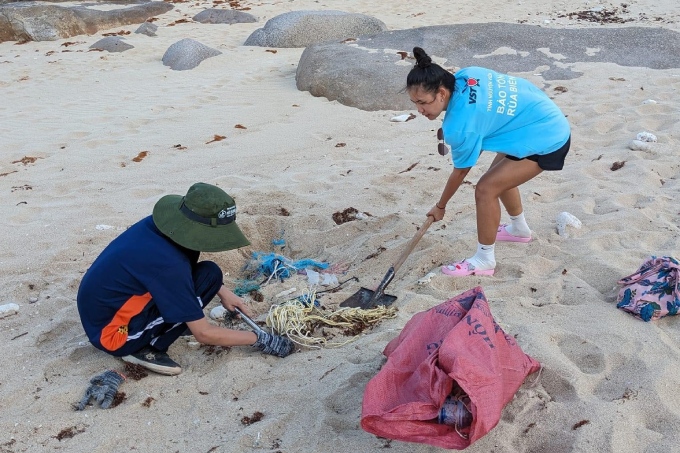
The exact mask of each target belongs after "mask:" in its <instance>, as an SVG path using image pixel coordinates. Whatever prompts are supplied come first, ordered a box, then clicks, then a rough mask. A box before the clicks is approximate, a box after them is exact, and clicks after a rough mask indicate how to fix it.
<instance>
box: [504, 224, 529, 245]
mask: <svg viewBox="0 0 680 453" xmlns="http://www.w3.org/2000/svg"><path fill="white" fill-rule="evenodd" d="M507 226H508V224H507V223H504V224H503V225H500V226H499V227H498V233H496V241H499V242H524V243H526V242H529V241H531V237H528V238H523V237H520V236H513V235H512V234H510V233H508V230H507Z"/></svg>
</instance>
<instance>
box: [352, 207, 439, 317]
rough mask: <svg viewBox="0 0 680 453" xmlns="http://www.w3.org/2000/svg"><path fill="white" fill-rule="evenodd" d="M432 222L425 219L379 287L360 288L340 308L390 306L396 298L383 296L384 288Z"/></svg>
mask: <svg viewBox="0 0 680 453" xmlns="http://www.w3.org/2000/svg"><path fill="white" fill-rule="evenodd" d="M433 220H434V218H433V217H428V218H427V220H426V221H425V223H423V226H421V227H420V229H419V230H418V232H417V233H416V235H415V236H413V239H411V241H410V242H409V243H408V246H407V247H406V250H404V251H403V252H402V253H401V255H400V256H399V259H398V260H397V262H396V263H394V265H393V266H391V267H390V270H388V271H387V274H385V277H384V278H383V279H382V282H380V285H378V288H377V289H376V290H375V291H373V290H371V289H368V288H363V287H362V288H361V289H359V291H357V292H356V293H354V294H353V295H352V296H350V297H349V299H347V300H345V301H344V302H343V303H341V304H340V306H341V307H359V308H363V309H368V308H374V307H376V306H377V305H391V304H392V302H394V301H395V300H397V296H390V295H389V294H385V288H387V285H389V284H390V282H391V281H392V279H393V278H394V274H395V273H396V272H397V271H398V270H399V268H400V267H401V265H402V264H404V261H406V258H408V256H409V255H410V254H411V252H412V251H413V249H414V248H415V247H416V245H417V244H418V241H420V238H422V237H423V235H424V234H425V232H426V231H427V229H428V228H430V225H432V222H433Z"/></svg>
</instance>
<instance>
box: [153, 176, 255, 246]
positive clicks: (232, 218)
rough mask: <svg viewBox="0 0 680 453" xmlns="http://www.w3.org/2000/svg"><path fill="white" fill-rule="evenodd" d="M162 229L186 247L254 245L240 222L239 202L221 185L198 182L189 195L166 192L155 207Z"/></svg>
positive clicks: (155, 217) (155, 214) (156, 217)
mask: <svg viewBox="0 0 680 453" xmlns="http://www.w3.org/2000/svg"><path fill="white" fill-rule="evenodd" d="M153 221H154V223H155V224H156V227H157V228H158V229H159V230H161V232H162V233H163V234H164V235H166V236H168V237H169V238H170V239H172V240H173V241H174V242H176V243H177V244H179V245H181V246H182V247H186V248H188V249H190V250H196V251H199V252H223V251H225V250H233V249H237V248H239V247H245V246H246V245H250V242H249V241H248V239H246V237H245V236H244V235H243V233H242V232H241V230H240V229H239V227H238V225H236V203H234V199H233V198H231V197H230V196H229V195H227V193H226V192H225V191H224V190H222V189H220V188H219V187H216V186H213V185H210V184H205V183H202V182H199V183H196V184H194V185H193V186H191V187H190V188H189V191H188V192H187V194H186V196H184V197H183V196H181V195H166V196H164V197H163V198H161V199H160V200H158V202H157V203H156V205H155V206H154V208H153Z"/></svg>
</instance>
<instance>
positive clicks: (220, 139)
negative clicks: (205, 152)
mask: <svg viewBox="0 0 680 453" xmlns="http://www.w3.org/2000/svg"><path fill="white" fill-rule="evenodd" d="M225 138H227V137H226V136H225V135H217V134H215V136H214V137H213V139H212V140H210V141H209V142H205V144H206V145H208V144H210V143H214V142H220V141H222V140H224V139H225Z"/></svg>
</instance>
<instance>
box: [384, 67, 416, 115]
mask: <svg viewBox="0 0 680 453" xmlns="http://www.w3.org/2000/svg"><path fill="white" fill-rule="evenodd" d="M402 59H403V58H402ZM414 119H416V116H415V115H414V114H413V113H410V114H406V115H398V116H393V117H392V118H390V121H391V122H393V123H405V122H407V121H411V120H414Z"/></svg>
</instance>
